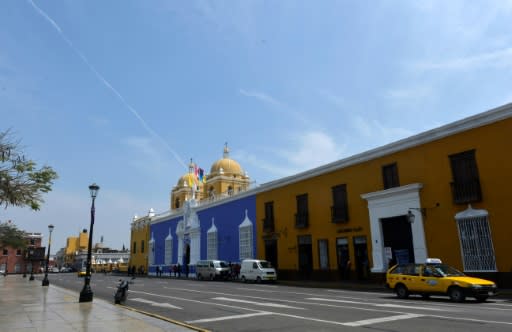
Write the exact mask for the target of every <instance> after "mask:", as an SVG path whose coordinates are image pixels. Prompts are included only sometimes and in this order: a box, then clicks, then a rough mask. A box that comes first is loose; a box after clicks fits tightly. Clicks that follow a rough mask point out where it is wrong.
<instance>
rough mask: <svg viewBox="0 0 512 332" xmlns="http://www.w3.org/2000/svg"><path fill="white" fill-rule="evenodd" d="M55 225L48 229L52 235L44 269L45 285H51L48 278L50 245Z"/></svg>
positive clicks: (49, 238)
mask: <svg viewBox="0 0 512 332" xmlns="http://www.w3.org/2000/svg"><path fill="white" fill-rule="evenodd" d="M53 227H54V226H53V225H52V224H50V225H48V230H49V231H50V236H49V237H48V256H46V268H45V270H44V279H43V286H48V285H50V280H48V265H50V246H51V245H52V232H53Z"/></svg>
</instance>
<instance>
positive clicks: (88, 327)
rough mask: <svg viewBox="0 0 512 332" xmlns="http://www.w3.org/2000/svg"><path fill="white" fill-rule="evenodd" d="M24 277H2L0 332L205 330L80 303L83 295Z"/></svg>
mask: <svg viewBox="0 0 512 332" xmlns="http://www.w3.org/2000/svg"><path fill="white" fill-rule="evenodd" d="M41 279H42V277H41V276H38V277H37V278H36V279H35V280H32V281H31V280H29V277H28V276H27V277H26V278H23V276H22V275H8V276H6V277H3V276H0V331H1V332H4V331H5V332H13V331H38V332H39V331H52V332H55V331H59V332H61V331H94V332H103V331H105V332H107V331H139V332H140V331H143V332H153V331H155V332H156V331H204V330H202V329H199V328H195V327H193V326H189V325H187V324H184V323H181V322H177V321H171V320H169V319H165V318H163V317H155V316H154V315H152V316H150V315H146V314H143V313H141V312H138V311H133V309H128V308H126V307H123V306H120V305H114V304H113V303H110V302H107V301H104V300H101V299H98V298H94V299H93V302H88V303H79V302H78V298H79V294H78V293H75V292H72V291H69V290H66V289H63V288H60V287H57V286H54V285H51V284H50V286H48V287H43V286H41Z"/></svg>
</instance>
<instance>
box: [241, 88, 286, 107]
mask: <svg viewBox="0 0 512 332" xmlns="http://www.w3.org/2000/svg"><path fill="white" fill-rule="evenodd" d="M239 92H240V94H241V95H243V96H246V97H251V98H256V99H258V100H259V101H262V102H264V103H268V104H271V105H274V106H284V105H283V104H282V103H281V102H279V101H277V100H275V99H274V98H272V97H271V96H269V95H267V94H265V93H263V92H258V91H247V90H244V89H240V90H239Z"/></svg>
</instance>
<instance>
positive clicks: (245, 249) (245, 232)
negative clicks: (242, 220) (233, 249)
mask: <svg viewBox="0 0 512 332" xmlns="http://www.w3.org/2000/svg"><path fill="white" fill-rule="evenodd" d="M239 237H240V242H239V245H240V261H242V260H243V259H247V258H252V257H253V256H252V226H244V227H240V228H239Z"/></svg>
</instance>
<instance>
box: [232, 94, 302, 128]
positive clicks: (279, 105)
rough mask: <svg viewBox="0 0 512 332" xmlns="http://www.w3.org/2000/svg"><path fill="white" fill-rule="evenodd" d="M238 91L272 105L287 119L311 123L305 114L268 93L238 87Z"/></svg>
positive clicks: (273, 108)
mask: <svg viewBox="0 0 512 332" xmlns="http://www.w3.org/2000/svg"><path fill="white" fill-rule="evenodd" d="M238 91H239V93H240V94H241V95H242V96H245V97H249V98H255V99H257V100H259V101H261V102H263V103H265V104H268V105H270V106H272V108H271V109H272V110H274V111H275V112H277V113H280V114H283V115H285V116H286V118H287V120H290V119H294V120H296V121H298V122H300V123H301V124H303V125H308V126H310V125H311V124H312V121H311V120H310V119H308V118H307V117H306V116H304V115H303V114H302V113H300V112H298V111H295V110H294V109H292V108H291V107H290V106H288V105H286V104H285V103H283V102H281V101H279V100H277V99H275V98H273V97H271V96H269V95H268V94H266V93H264V92H259V91H247V90H244V89H239V90H238Z"/></svg>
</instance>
